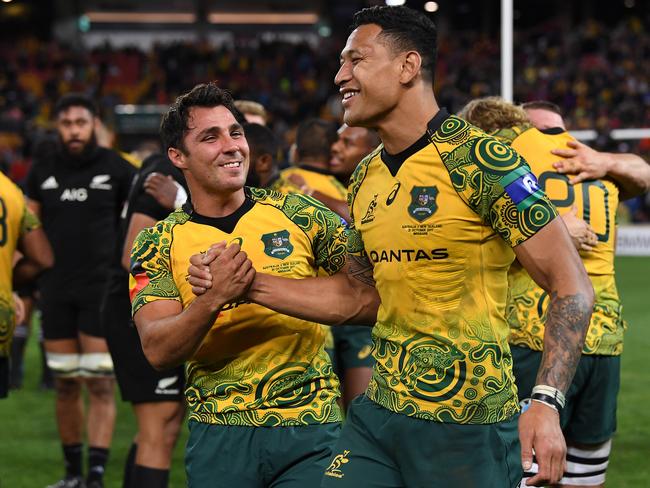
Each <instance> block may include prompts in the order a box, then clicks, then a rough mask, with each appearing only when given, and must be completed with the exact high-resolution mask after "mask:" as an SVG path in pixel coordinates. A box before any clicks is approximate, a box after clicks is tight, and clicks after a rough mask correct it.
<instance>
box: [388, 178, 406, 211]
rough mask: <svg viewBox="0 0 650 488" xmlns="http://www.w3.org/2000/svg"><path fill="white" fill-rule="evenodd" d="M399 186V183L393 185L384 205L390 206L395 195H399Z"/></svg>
mask: <svg viewBox="0 0 650 488" xmlns="http://www.w3.org/2000/svg"><path fill="white" fill-rule="evenodd" d="M401 186H402V184H401V183H396V184H395V186H394V187H393V189H392V191H391V192H390V194H389V195H388V198H386V205H387V206H390V205H391V204H392V203H393V202H394V201H395V197H397V193H399V189H400V187H401Z"/></svg>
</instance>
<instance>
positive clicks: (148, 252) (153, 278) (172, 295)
mask: <svg viewBox="0 0 650 488" xmlns="http://www.w3.org/2000/svg"><path fill="white" fill-rule="evenodd" d="M165 226H166V225H165V222H164V221H163V222H159V223H158V224H157V225H156V226H155V227H150V228H148V229H144V230H142V231H141V232H140V234H138V237H137V238H136V239H135V241H134V242H133V248H132V251H131V272H130V275H129V290H130V296H131V311H132V314H133V315H135V314H136V312H137V311H138V310H140V308H142V307H143V306H144V305H146V304H148V303H151V302H153V301H156V300H176V301H178V302H180V301H181V295H180V292H179V290H178V288H177V287H176V283H175V282H174V277H173V274H172V269H171V259H170V250H171V233H170V232H168V231H167V230H166V229H165Z"/></svg>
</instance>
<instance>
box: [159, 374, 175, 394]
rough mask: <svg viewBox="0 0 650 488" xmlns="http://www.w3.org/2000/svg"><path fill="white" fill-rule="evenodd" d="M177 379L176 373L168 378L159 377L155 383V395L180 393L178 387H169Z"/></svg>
mask: <svg viewBox="0 0 650 488" xmlns="http://www.w3.org/2000/svg"><path fill="white" fill-rule="evenodd" d="M177 381H178V375H176V376H170V377H168V378H161V379H160V380H158V384H157V385H156V394H157V395H178V394H179V393H180V389H179V388H169V387H170V386H172V385H173V384H174V383H176V382H177Z"/></svg>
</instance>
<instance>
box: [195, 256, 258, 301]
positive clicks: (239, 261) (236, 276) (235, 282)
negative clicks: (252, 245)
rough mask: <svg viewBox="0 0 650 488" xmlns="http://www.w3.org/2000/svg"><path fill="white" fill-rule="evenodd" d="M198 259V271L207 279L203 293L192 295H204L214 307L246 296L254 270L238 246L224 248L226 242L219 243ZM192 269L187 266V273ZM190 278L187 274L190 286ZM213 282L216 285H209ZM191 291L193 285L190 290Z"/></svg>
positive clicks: (253, 276)
mask: <svg viewBox="0 0 650 488" xmlns="http://www.w3.org/2000/svg"><path fill="white" fill-rule="evenodd" d="M199 256H202V259H201V264H200V265H199V266H200V267H199V269H200V270H201V274H202V275H203V276H209V280H206V281H209V283H208V286H205V287H202V288H203V289H204V290H203V293H196V292H195V294H197V295H203V296H204V297H205V298H206V299H209V300H210V302H211V303H213V304H214V306H215V307H217V308H221V307H222V306H224V305H225V304H227V303H231V302H234V301H236V300H237V299H238V298H240V297H242V296H243V295H245V294H246V292H247V291H248V288H249V287H250V286H251V283H252V282H253V279H254V278H255V269H254V268H253V264H252V263H251V261H250V259H248V256H247V255H246V253H245V252H243V251H242V250H241V248H240V246H239V244H230V245H229V246H227V247H226V246H225V243H219V244H216V245H213V246H212V247H210V249H209V250H208V251H207V252H206V253H204V254H202V255H201V254H199ZM193 258H194V256H193ZM190 262H191V261H190ZM193 267H194V265H192V266H190V270H189V271H190V273H191V271H192V268H193ZM206 268H207V269H206ZM191 277H192V275H191V274H190V276H189V277H188V281H189V282H190V284H192V281H191ZM212 280H214V281H215V282H216V283H218V284H219V285H218V286H212ZM194 288H195V287H194V285H192V290H193V291H194Z"/></svg>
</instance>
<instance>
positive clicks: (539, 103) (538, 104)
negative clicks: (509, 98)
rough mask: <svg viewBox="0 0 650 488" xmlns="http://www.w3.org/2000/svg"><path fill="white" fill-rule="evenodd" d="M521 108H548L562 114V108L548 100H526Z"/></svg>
mask: <svg viewBox="0 0 650 488" xmlns="http://www.w3.org/2000/svg"><path fill="white" fill-rule="evenodd" d="M521 108H523V109H524V110H538V109H539V110H548V111H549V112H553V113H556V114H558V115H560V116H562V109H561V108H560V107H559V105H557V104H555V103H553V102H548V101H546V100H534V101H532V102H526V103H523V104H522V105H521Z"/></svg>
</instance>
